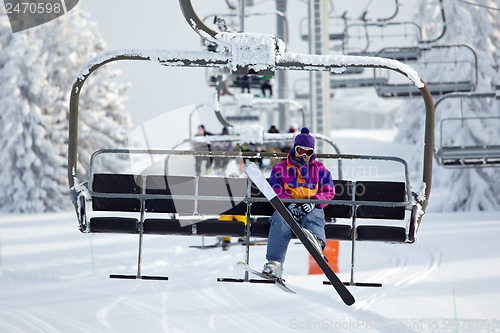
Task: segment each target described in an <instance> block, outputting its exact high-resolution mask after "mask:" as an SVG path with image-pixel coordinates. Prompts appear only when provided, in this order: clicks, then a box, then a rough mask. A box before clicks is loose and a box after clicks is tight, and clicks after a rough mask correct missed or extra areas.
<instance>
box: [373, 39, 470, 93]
mask: <svg viewBox="0 0 500 333" xmlns="http://www.w3.org/2000/svg"><path fill="white" fill-rule="evenodd" d="M420 49H421V52H422V56H421V57H420V59H419V60H418V61H417V62H415V63H414V64H413V66H414V67H415V69H416V70H417V71H428V72H430V73H433V74H434V75H436V74H437V73H448V76H449V77H451V78H445V79H442V80H439V79H434V80H432V81H430V82H428V83H427V86H428V88H429V91H430V92H431V94H432V95H433V96H438V97H439V96H443V95H445V94H449V93H453V92H472V91H474V90H475V89H476V87H477V82H478V63H477V54H476V52H475V51H474V49H473V48H472V47H470V46H469V45H467V44H442V45H428V46H427V45H423V46H422V47H421V48H420ZM384 52H391V50H390V49H383V50H381V51H380V53H381V54H382V53H384ZM374 73H375V78H378V77H380V78H386V81H385V82H386V83H380V84H379V83H378V82H379V81H377V84H375V90H376V91H377V94H378V96H380V97H384V98H391V97H392V98H398V97H408V98H412V97H417V96H420V93H419V92H418V91H416V90H415V89H414V88H413V87H411V85H409V84H407V83H401V81H400V80H399V81H398V80H394V76H391V73H390V72H389V71H387V70H382V69H377V70H375V71H374Z"/></svg>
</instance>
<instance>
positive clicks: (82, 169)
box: [0, 8, 130, 212]
mask: <svg viewBox="0 0 500 333" xmlns="http://www.w3.org/2000/svg"><path fill="white" fill-rule="evenodd" d="M104 47H105V45H104V42H103V40H102V38H101V36H100V34H99V33H98V30H97V26H96V24H94V23H92V22H91V21H90V20H89V15H88V14H86V13H85V12H84V11H82V10H80V9H79V8H75V9H73V10H72V11H71V12H69V13H68V14H66V15H65V16H63V17H61V18H59V19H56V20H54V21H52V22H50V23H47V24H44V25H41V26H39V27H36V28H32V29H29V30H26V31H23V32H19V33H16V34H12V32H11V31H10V28H9V26H8V20H7V18H6V17H1V18H0V146H1V147H2V149H1V150H0V159H1V161H2V168H0V188H1V189H2V190H1V191H0V210H2V211H6V212H42V211H56V210H60V209H63V208H66V207H69V206H70V204H71V201H70V200H69V198H68V192H69V191H68V187H67V179H66V174H67V172H66V166H67V160H66V156H67V137H68V119H67V115H68V104H69V92H70V89H71V85H72V82H73V80H74V78H75V76H76V75H77V74H78V72H79V70H80V69H81V67H82V66H83V64H84V63H85V62H87V61H88V60H90V59H91V58H92V57H95V56H97V55H98V54H100V53H102V52H103V50H104ZM117 74H118V73H117V71H113V70H110V69H109V68H103V69H102V70H99V71H98V72H96V73H95V74H94V75H93V76H92V77H91V78H90V79H89V82H88V83H87V84H86V86H85V87H84V89H83V90H82V93H81V96H80V110H81V117H80V122H79V130H80V131H79V143H80V145H79V151H78V152H79V170H78V171H79V175H82V176H83V177H85V176H86V174H87V171H88V164H89V157H90V154H91V153H92V152H93V151H95V150H96V149H98V148H104V147H121V146H125V145H126V141H127V133H128V130H129V128H130V119H129V117H128V115H127V114H125V113H124V112H123V111H122V110H121V109H122V107H123V105H124V102H125V99H124V92H125V90H126V85H124V84H118V83H116V82H114V81H113V78H114V77H116V75H117ZM109 169H110V170H112V169H113V166H112V165H110V166H109Z"/></svg>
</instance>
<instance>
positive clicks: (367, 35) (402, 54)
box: [343, 21, 422, 62]
mask: <svg viewBox="0 0 500 333" xmlns="http://www.w3.org/2000/svg"><path fill="white" fill-rule="evenodd" d="M345 36H346V37H345V39H344V45H343V53H344V54H347V55H354V56H365V57H373V56H376V55H377V54H378V53H379V50H380V49H386V48H387V49H388V48H391V51H390V52H385V53H384V54H382V55H379V56H381V57H385V58H391V59H395V60H399V61H404V62H406V61H409V60H416V59H417V58H418V56H419V52H418V49H417V46H418V43H419V42H420V41H421V40H422V30H421V28H420V26H419V25H418V24H416V23H415V22H411V21H401V22H370V23H367V22H365V23H353V24H349V25H347V26H346V33H345ZM395 45H397V47H395ZM400 48H401V51H399V49H400Z"/></svg>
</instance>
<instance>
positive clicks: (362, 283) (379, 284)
mask: <svg viewBox="0 0 500 333" xmlns="http://www.w3.org/2000/svg"><path fill="white" fill-rule="evenodd" d="M343 283H344V285H345V286H353V287H377V288H379V287H382V283H369V282H368V283H367V282H355V283H351V282H343ZM323 284H324V285H330V284H331V283H330V281H323Z"/></svg>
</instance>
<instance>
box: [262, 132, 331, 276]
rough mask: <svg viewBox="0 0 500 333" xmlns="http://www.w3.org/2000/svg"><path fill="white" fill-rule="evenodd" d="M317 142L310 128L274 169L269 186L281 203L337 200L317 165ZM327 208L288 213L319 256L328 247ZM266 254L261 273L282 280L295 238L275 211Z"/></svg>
mask: <svg viewBox="0 0 500 333" xmlns="http://www.w3.org/2000/svg"><path fill="white" fill-rule="evenodd" d="M314 145H315V140H314V138H313V137H312V135H310V134H309V129H308V128H307V127H304V128H302V130H301V133H300V134H299V135H297V136H296V137H295V140H294V145H293V147H292V148H291V149H290V151H289V152H288V156H287V159H286V160H285V161H282V162H280V163H278V164H277V165H276V166H274V167H273V169H272V171H271V176H270V178H269V184H270V185H271V186H272V187H273V189H274V191H275V192H276V194H277V195H278V197H279V198H282V199H318V200H332V199H333V197H334V196H335V187H334V185H333V180H332V176H331V174H330V171H328V169H326V167H325V166H324V165H323V163H321V162H319V161H316V154H315V153H314ZM325 206H326V204H314V203H303V204H300V203H289V204H288V205H287V208H288V210H289V211H290V213H291V214H292V215H293V217H294V218H295V220H296V221H297V222H298V223H299V224H300V225H301V226H302V227H303V228H304V232H305V234H306V235H307V237H308V238H309V239H310V240H311V241H312V243H313V244H314V246H315V247H316V248H317V249H318V251H319V252H322V250H323V249H324V247H325V245H326V236H325V213H324V212H323V208H324V207H325ZM269 221H270V223H271V227H270V230H269V236H268V243H267V254H266V259H267V260H268V262H267V263H266V264H265V265H264V268H263V270H262V273H264V274H267V275H270V276H273V277H276V278H280V279H281V277H282V274H283V262H284V261H285V255H286V251H287V248H288V243H289V242H290V240H291V238H292V231H291V230H290V227H289V226H288V224H287V223H286V222H285V220H284V219H283V218H282V217H281V215H280V214H279V213H278V212H277V211H275V212H274V214H273V215H272V216H271V218H270V219H269Z"/></svg>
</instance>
